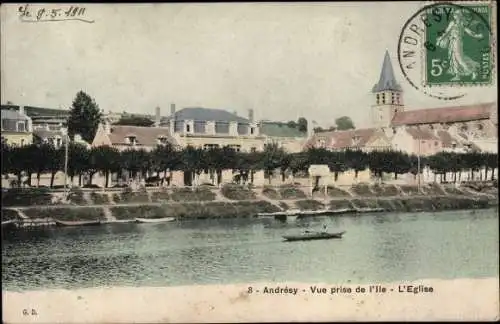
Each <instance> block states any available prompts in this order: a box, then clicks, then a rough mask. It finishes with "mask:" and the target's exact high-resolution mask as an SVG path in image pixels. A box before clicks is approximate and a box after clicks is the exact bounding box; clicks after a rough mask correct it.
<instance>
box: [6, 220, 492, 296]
mask: <svg viewBox="0 0 500 324" xmlns="http://www.w3.org/2000/svg"><path fill="white" fill-rule="evenodd" d="M323 224H327V225H328V229H329V230H330V231H333V230H337V229H338V230H346V231H347V233H346V235H345V236H344V238H343V239H341V240H329V241H311V242H289V243H285V242H283V240H282V235H285V234H287V233H290V232H299V231H302V230H304V229H306V228H309V229H321V227H322V226H323ZM2 241H3V242H2V243H3V244H2V282H3V287H4V289H37V288H50V287H91V286H111V285H140V286H144V285H160V286H164V285H186V284H206V283H236V282H245V281H246V282H248V281H259V280H268V281H322V282H331V283H343V282H344V283H345V282H347V281H348V280H351V281H360V280H361V281H362V282H363V281H366V282H377V281H386V280H406V279H408V280H411V279H418V278H428V277H443V278H446V277H460V276H479V277H480V276H488V275H490V276H491V275H497V274H498V214H497V213H496V212H495V211H494V210H481V211H477V213H476V214H474V215H470V213H468V212H448V213H418V214H404V213H400V214H379V213H377V214H371V215H368V214H366V215H348V216H347V215H346V216H335V217H317V218H303V219H300V220H297V221H292V222H285V223H281V222H277V221H274V220H269V219H264V220H259V219H248V220H204V221H186V222H172V223H163V224H141V225H138V224H123V223H122V224H107V225H105V226H101V227H87V228H83V227H82V228H56V229H44V230H39V231H33V232H20V233H18V234H16V235H11V236H10V237H9V236H6V237H5V236H4V237H2Z"/></svg>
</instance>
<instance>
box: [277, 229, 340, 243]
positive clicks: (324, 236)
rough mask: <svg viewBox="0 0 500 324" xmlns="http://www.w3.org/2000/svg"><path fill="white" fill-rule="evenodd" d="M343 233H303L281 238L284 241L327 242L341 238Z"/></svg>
mask: <svg viewBox="0 0 500 324" xmlns="http://www.w3.org/2000/svg"><path fill="white" fill-rule="evenodd" d="M344 233H345V231H342V232H337V233H327V232H310V231H305V232H304V233H302V234H299V235H284V236H283V238H284V239H285V240H286V241H310V240H328V239H335V238H342V235H344Z"/></svg>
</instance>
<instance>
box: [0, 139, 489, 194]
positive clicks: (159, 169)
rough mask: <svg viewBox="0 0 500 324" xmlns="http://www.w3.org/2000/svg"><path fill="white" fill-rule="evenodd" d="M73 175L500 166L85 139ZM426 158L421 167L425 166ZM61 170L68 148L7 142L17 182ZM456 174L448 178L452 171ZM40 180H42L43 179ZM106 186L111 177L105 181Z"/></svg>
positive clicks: (247, 175)
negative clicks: (96, 143) (92, 143)
mask: <svg viewBox="0 0 500 324" xmlns="http://www.w3.org/2000/svg"><path fill="white" fill-rule="evenodd" d="M68 153H69V160H68V176H70V177H71V178H73V177H75V176H77V177H78V178H79V184H80V185H82V177H83V176H84V175H85V176H87V178H88V181H89V183H90V184H91V183H92V178H93V176H94V175H95V174H96V173H100V174H102V175H106V179H108V175H110V174H118V175H120V174H121V173H122V172H123V171H125V172H127V173H128V175H129V177H131V178H138V177H146V176H147V175H151V174H156V176H155V177H158V179H162V180H161V181H163V180H167V181H170V173H169V172H171V171H175V170H179V171H184V172H185V176H186V178H185V180H186V182H187V183H188V184H191V183H193V184H196V183H197V179H198V177H199V175H200V174H201V173H202V172H206V173H208V174H210V177H211V179H212V182H213V184H217V183H220V182H221V178H222V171H223V170H228V169H229V170H233V172H234V173H235V174H236V176H237V177H238V179H242V180H244V181H247V180H249V179H250V180H252V179H253V176H254V173H255V172H256V171H257V170H263V171H264V172H265V175H266V177H268V178H269V179H271V178H272V177H273V176H275V175H278V174H279V175H280V176H281V177H282V179H284V178H285V176H286V175H287V174H292V175H296V174H298V173H302V174H304V173H307V170H308V168H309V166H310V165H312V164H325V165H328V167H329V168H330V170H331V171H332V172H334V174H335V177H337V176H338V175H339V174H341V173H343V172H345V171H347V170H354V172H355V176H357V174H358V172H360V171H363V170H366V169H369V170H370V171H371V172H372V174H373V175H374V176H375V177H378V178H379V179H382V176H383V174H388V173H392V174H394V176H395V177H396V178H397V177H398V175H401V174H406V173H411V174H413V175H416V174H417V172H418V170H420V172H423V170H424V169H425V168H429V169H431V170H432V171H433V172H434V173H435V174H436V177H437V176H440V177H441V180H442V181H453V182H457V181H462V180H464V177H465V176H466V177H467V178H468V179H470V178H472V176H474V174H475V173H476V172H478V171H479V170H481V169H484V170H485V172H482V173H481V175H482V176H483V174H484V180H486V179H487V178H489V179H495V177H496V175H495V171H494V170H496V169H497V168H498V160H497V154H492V153H478V152H471V153H450V152H441V153H438V154H436V155H433V156H428V157H420V158H418V157H417V156H415V155H408V154H406V153H402V152H395V151H374V152H370V153H366V152H362V151H356V150H346V151H329V150H326V149H324V148H311V149H309V150H307V151H304V152H299V153H292V154H290V153H286V152H285V151H284V150H283V148H281V147H279V146H278V145H277V144H275V143H270V144H269V145H267V146H266V147H265V149H264V151H262V152H237V151H235V150H234V149H232V148H229V147H222V148H213V149H209V150H203V149H200V148H194V147H190V146H188V147H186V148H184V149H183V150H177V149H175V148H174V147H173V146H172V145H170V144H167V145H159V146H158V147H156V148H155V149H154V150H152V151H150V152H148V151H145V150H136V149H132V148H130V149H128V150H125V151H121V152H120V151H118V150H116V149H114V148H111V147H107V146H102V147H95V148H92V149H87V148H86V147H84V146H82V145H79V144H71V145H70V146H69V152H68ZM419 164H420V168H419ZM58 171H64V148H63V149H56V148H54V147H53V146H50V145H36V144H33V145H29V146H23V147H9V146H7V145H5V144H3V145H2V174H3V175H7V174H13V175H15V177H16V183H17V185H19V186H20V185H22V182H21V179H22V177H23V176H28V177H29V178H30V179H31V175H32V174H33V175H37V176H38V178H39V177H40V174H42V173H50V174H51V186H52V185H53V182H54V176H55V174H56V173H57V172H58ZM450 173H451V174H452V179H446V175H447V174H450ZM26 184H27V185H32V184H31V183H30V182H29V181H28V182H27V183H26ZM37 184H39V181H37ZM105 185H106V186H108V185H109V183H106V184H105Z"/></svg>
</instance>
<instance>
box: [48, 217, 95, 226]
mask: <svg viewBox="0 0 500 324" xmlns="http://www.w3.org/2000/svg"><path fill="white" fill-rule="evenodd" d="M54 222H55V223H56V225H57V226H91V225H101V221H99V220H91V221H61V220H57V219H54Z"/></svg>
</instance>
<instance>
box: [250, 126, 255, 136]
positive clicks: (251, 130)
mask: <svg viewBox="0 0 500 324" xmlns="http://www.w3.org/2000/svg"><path fill="white" fill-rule="evenodd" d="M253 133H254V128H253V127H251V128H250V134H251V135H253Z"/></svg>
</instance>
